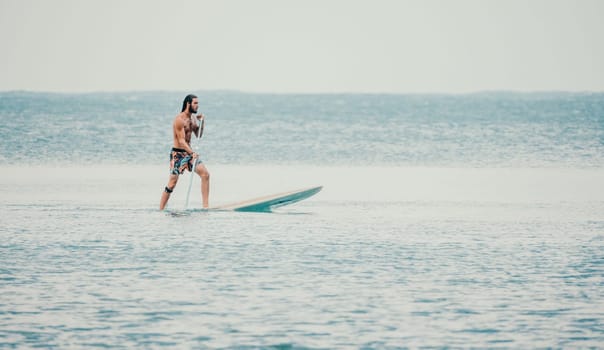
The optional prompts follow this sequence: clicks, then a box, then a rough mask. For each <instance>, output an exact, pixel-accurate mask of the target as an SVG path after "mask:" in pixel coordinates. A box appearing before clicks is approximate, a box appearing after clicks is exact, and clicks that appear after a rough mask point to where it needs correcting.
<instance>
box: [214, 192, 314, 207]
mask: <svg viewBox="0 0 604 350" xmlns="http://www.w3.org/2000/svg"><path fill="white" fill-rule="evenodd" d="M322 188H323V186H317V187H309V188H303V189H299V190H296V191H289V192H283V193H277V194H272V195H269V196H264V197H259V198H253V199H249V200H246V201H243V202H236V203H231V204H225V205H219V206H216V207H212V208H210V210H234V211H251V212H270V211H272V210H273V209H275V208H278V207H282V206H284V205H289V204H293V203H296V202H299V201H301V200H304V199H306V198H308V197H311V196H313V195H315V194H317V193H318V192H319V191H321V189H322Z"/></svg>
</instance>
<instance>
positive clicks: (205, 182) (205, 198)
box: [195, 163, 210, 209]
mask: <svg viewBox="0 0 604 350" xmlns="http://www.w3.org/2000/svg"><path fill="white" fill-rule="evenodd" d="M195 172H196V173H197V175H199V177H201V200H202V202H203V207H204V208H206V209H207V208H209V206H210V205H209V196H210V172H209V171H208V169H206V167H205V165H203V164H202V163H199V164H197V166H196V167H195Z"/></svg>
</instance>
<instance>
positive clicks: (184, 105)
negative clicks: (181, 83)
mask: <svg viewBox="0 0 604 350" xmlns="http://www.w3.org/2000/svg"><path fill="white" fill-rule="evenodd" d="M194 98H197V96H195V95H187V97H185V100H184V101H182V110H181V112H184V111H185V109H187V103H193V99H194Z"/></svg>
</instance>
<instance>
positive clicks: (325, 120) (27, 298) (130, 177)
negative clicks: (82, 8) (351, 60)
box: [0, 91, 604, 349]
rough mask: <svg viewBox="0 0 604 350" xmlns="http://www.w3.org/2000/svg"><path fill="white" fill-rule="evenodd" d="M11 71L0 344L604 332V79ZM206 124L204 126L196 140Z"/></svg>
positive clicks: (2, 107) (207, 343)
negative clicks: (244, 83)
mask: <svg viewBox="0 0 604 350" xmlns="http://www.w3.org/2000/svg"><path fill="white" fill-rule="evenodd" d="M187 93H188V92H182V93H174V92H132V93H103V94H74V95H70V94H45V93H27V92H4V93H0V194H1V195H0V239H1V240H0V348H32V347H41V348H95V347H101V348H105V347H110V348H164V347H165V348H201V349H205V348H209V349H215V348H242V349H256V348H277V349H334V348H335V349H384V348H406V347H410V348H417V347H438V348H442V347H455V348H457V347H462V348H493V347H496V348H549V347H553V348H602V347H604V186H603V183H604V94H601V93H582V94H570V93H479V94H470V95H382V94H342V95H340V94H332V95H329V94H323V95H276V94H245V93H238V92H220V91H215V92H199V93H198V96H199V98H200V106H201V107H200V110H201V111H203V112H204V113H205V114H206V115H207V122H206V130H205V135H204V138H203V139H202V140H201V142H200V144H199V145H198V147H197V148H198V149H199V152H200V154H201V155H202V159H203V160H204V162H205V163H206V166H207V167H208V169H209V170H210V172H211V174H212V187H211V197H210V201H211V204H223V203H227V202H231V201H238V200H243V199H247V198H251V197H255V196H260V195H265V194H270V193H274V192H282V191H287V190H291V189H297V188H301V187H307V186H312V185H324V189H323V191H322V192H321V193H319V194H318V195H316V196H315V197H312V198H310V199H308V200H306V201H304V202H301V203H298V204H296V205H293V206H289V207H283V208H281V209H279V210H277V211H276V212H275V213H268V214H266V213H264V214H260V213H235V212H204V211H201V210H199V208H200V198H199V197H200V196H199V181H198V180H197V179H195V181H194V182H193V184H194V186H193V191H192V198H193V199H192V201H191V202H192V207H193V208H192V209H189V210H185V209H184V203H185V196H186V192H187V187H188V182H189V178H188V175H183V176H182V179H181V181H180V183H179V185H178V187H177V188H176V190H175V192H174V194H173V196H172V198H171V200H170V204H169V210H167V211H166V212H160V211H159V210H158V209H157V207H158V204H159V197H160V195H161V191H162V189H163V187H164V186H165V184H166V181H167V178H168V156H169V150H170V147H171V122H172V119H173V117H174V116H175V114H177V113H178V112H179V111H180V107H181V103H182V99H183V98H184V96H185V95H186V94H187ZM196 143H197V141H196V140H195V141H193V144H194V146H196Z"/></svg>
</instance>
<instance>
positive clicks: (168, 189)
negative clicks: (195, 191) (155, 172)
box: [164, 187, 174, 193]
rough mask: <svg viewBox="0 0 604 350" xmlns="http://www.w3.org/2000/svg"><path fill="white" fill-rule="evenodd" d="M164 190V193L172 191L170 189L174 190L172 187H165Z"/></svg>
mask: <svg viewBox="0 0 604 350" xmlns="http://www.w3.org/2000/svg"><path fill="white" fill-rule="evenodd" d="M164 191H166V193H172V191H174V189H173V188H168V187H166V188H164Z"/></svg>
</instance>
